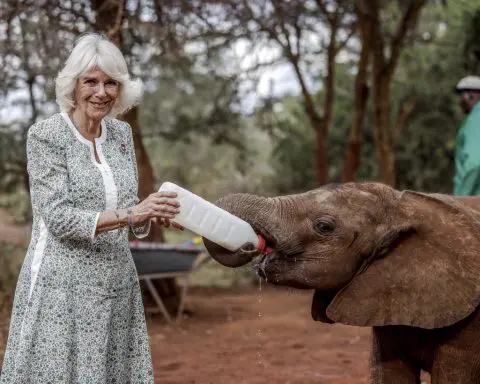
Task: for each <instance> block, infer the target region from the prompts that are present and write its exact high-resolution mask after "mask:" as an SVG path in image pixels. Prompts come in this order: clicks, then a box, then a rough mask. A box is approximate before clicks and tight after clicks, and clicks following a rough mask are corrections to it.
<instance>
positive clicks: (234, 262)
mask: <svg viewBox="0 0 480 384" xmlns="http://www.w3.org/2000/svg"><path fill="white" fill-rule="evenodd" d="M215 204H216V205H217V206H219V207H220V208H222V209H224V210H226V211H228V212H230V213H231V214H233V215H235V216H238V217H240V218H241V219H243V220H245V221H247V222H248V223H249V224H250V225H252V227H253V228H254V230H255V231H257V232H259V231H260V232H261V228H264V225H265V223H266V222H267V220H269V217H270V215H271V214H272V213H273V210H274V208H275V207H274V205H273V201H272V200H271V199H268V198H264V197H259V196H254V195H250V194H243V193H241V194H233V195H229V196H226V197H223V198H221V199H220V200H218V201H216V202H215ZM203 241H204V244H205V247H206V248H207V251H208V252H209V253H210V255H211V256H212V257H213V258H214V259H215V260H216V261H218V262H219V263H220V264H223V265H225V266H227V267H231V268H236V267H241V266H242V265H245V264H247V263H249V262H250V261H252V259H254V258H255V257H256V256H258V255H259V254H260V251H259V250H258V249H257V248H256V247H255V244H245V245H243V246H242V247H241V248H240V249H238V250H237V251H235V252H231V251H229V250H227V249H225V248H223V247H221V246H219V245H218V244H215V243H213V242H211V241H209V240H208V239H205V238H204V239H203Z"/></svg>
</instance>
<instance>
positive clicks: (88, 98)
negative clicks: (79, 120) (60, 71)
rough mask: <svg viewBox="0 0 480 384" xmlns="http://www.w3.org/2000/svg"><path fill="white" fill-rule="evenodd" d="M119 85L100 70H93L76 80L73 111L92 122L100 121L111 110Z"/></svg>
mask: <svg viewBox="0 0 480 384" xmlns="http://www.w3.org/2000/svg"><path fill="white" fill-rule="evenodd" d="M119 92H120V84H119V83H118V82H117V81H115V80H113V79H112V78H111V77H109V76H108V75H107V74H106V73H105V72H103V71H101V70H100V69H97V68H94V69H92V70H90V71H89V72H88V73H87V74H86V75H85V76H82V77H80V78H79V79H78V80H77V86H76V87H75V102H76V106H75V110H80V112H82V113H83V114H84V115H86V116H87V117H88V118H90V119H92V120H101V119H102V118H104V117H105V116H106V115H108V114H109V113H110V111H111V110H112V108H113V106H114V104H115V101H116V100H117V97H118V94H119Z"/></svg>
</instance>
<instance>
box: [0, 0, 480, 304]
mask: <svg viewBox="0 0 480 384" xmlns="http://www.w3.org/2000/svg"><path fill="white" fill-rule="evenodd" d="M88 31H96V32H101V33H104V34H105V35H107V36H109V37H110V38H111V39H112V41H114V42H115V43H116V44H117V45H118V46H119V47H120V49H121V50H122V51H123V52H124V54H125V56H126V58H127V61H128V63H129V68H130V70H131V72H132V75H133V76H134V77H140V78H141V79H142V80H143V82H144V84H145V95H144V99H143V102H142V104H141V105H139V106H138V108H135V109H133V110H131V111H130V112H128V113H127V114H126V115H125V116H121V118H123V119H125V120H127V121H128V122H129V123H130V125H131V126H132V131H133V135H134V140H135V147H136V155H137V160H138V166H139V175H140V197H144V196H146V195H147V194H148V193H151V192H152V191H154V190H156V188H158V186H159V184H160V183H161V182H162V181H165V180H171V181H174V182H177V183H179V184H181V185H183V186H185V187H186V188H189V189H191V190H192V191H194V192H196V193H198V194H200V195H201V196H204V197H205V198H207V199H209V200H215V199H216V198H218V197H220V196H222V195H225V194H228V193H231V192H252V193H257V194H263V195H276V194H286V193H293V192H299V191H305V190H307V189H310V188H315V187H317V186H319V185H322V184H325V183H328V182H345V181H356V180H358V181H361V180H378V181H381V182H384V183H388V184H390V185H392V186H396V187H397V188H400V189H407V188H408V189H415V190H423V191H435V192H445V193H450V192H451V190H452V176H453V155H454V149H455V136H456V132H457V129H458V127H459V125H460V123H461V120H462V118H463V116H462V115H461V113H460V110H459V107H458V106H457V104H458V100H456V98H455V95H454V94H453V89H454V86H455V84H456V83H457V82H458V81H459V79H460V78H461V77H463V76H465V75H467V74H478V71H479V69H480V60H479V57H480V47H479V43H478V36H479V32H480V0H475V1H473V2H472V1H468V2H467V1H466V0H456V1H448V2H446V1H435V0H406V1H396V2H389V1H383V0H368V1H367V0H290V1H282V2H280V1H274V0H241V1H240V0H201V1H200V0H194V1H177V0H167V1H142V2H141V1H138V2H137V1H127V0H109V1H102V0H81V1H56V0H35V1H33V0H26V1H22V2H17V1H13V0H7V1H3V2H1V4H0V156H1V158H0V208H1V207H3V208H7V209H9V210H10V211H11V212H13V214H14V216H15V218H16V219H17V220H19V221H22V220H23V221H24V222H28V221H29V220H30V215H31V214H30V201H29V195H28V193H29V190H28V175H27V172H26V157H25V138H26V134H27V131H28V128H29V127H30V126H31V125H32V124H33V123H34V122H36V121H38V120H41V119H43V118H45V117H47V116H49V115H51V114H52V113H55V112H56V111H57V110H58V107H57V106H56V104H55V102H54V99H55V96H54V80H55V77H56V75H57V73H58V72H59V70H60V69H61V66H62V65H63V63H64V61H65V59H66V56H67V55H68V52H69V51H70V49H71V47H72V45H73V43H74V40H75V38H76V37H77V36H78V35H79V34H81V33H84V32H88ZM266 84H267V85H266ZM148 240H160V241H163V240H164V239H163V234H162V233H161V232H153V233H152V235H151V237H150V238H149V239H148ZM20 253H21V252H20ZM15 268H16V267H15ZM15 268H14V269H15ZM3 270H4V271H6V270H7V269H5V268H4V269H3ZM9 276H15V271H13V272H11V273H10V272H9ZM4 278H5V279H7V277H4ZM173 291H175V290H173ZM169 307H170V308H172V307H171V306H170V305H169Z"/></svg>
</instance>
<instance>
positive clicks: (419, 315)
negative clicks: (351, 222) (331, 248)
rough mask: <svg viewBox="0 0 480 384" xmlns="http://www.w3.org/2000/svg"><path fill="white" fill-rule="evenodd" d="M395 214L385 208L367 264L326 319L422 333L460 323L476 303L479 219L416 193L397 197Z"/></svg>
mask: <svg viewBox="0 0 480 384" xmlns="http://www.w3.org/2000/svg"><path fill="white" fill-rule="evenodd" d="M395 209H399V210H401V211H402V215H396V214H395V211H392V212H391V213H390V215H389V216H390V224H388V225H387V226H379V227H378V228H377V229H378V231H377V233H378V237H377V241H376V242H375V245H374V247H373V253H372V261H371V263H370V264H368V265H366V266H365V268H364V269H361V270H360V271H359V273H358V274H357V275H356V276H355V277H354V278H353V279H352V281H351V282H350V283H349V284H348V285H347V286H346V287H345V288H343V289H342V290H341V291H339V293H338V294H337V295H336V296H335V297H334V299H333V300H332V302H331V303H330V305H329V306H328V308H327V311H326V313H327V316H328V318H329V319H331V320H333V321H335V322H339V323H344V324H351V325H358V326H381V325H410V326H416V327H422V328H439V327H444V326H448V325H451V324H453V323H456V322H457V321H459V320H461V319H463V318H465V317H466V316H468V315H469V314H470V313H472V312H473V311H474V310H475V309H476V307H477V306H478V304H479V302H480V284H479V283H478V282H479V280H478V279H479V276H480V257H479V252H480V214H479V213H478V212H475V211H473V210H472V209H471V208H468V207H467V206H465V205H463V204H461V203H460V202H458V201H456V200H455V199H453V198H450V197H446V196H440V195H426V194H420V193H416V192H404V193H403V194H402V196H401V197H400V198H399V199H398V203H397V207H396V208H395ZM395 217H398V219H396V218H395ZM409 222H410V223H414V224H409Z"/></svg>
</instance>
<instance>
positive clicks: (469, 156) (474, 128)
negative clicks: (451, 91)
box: [453, 76, 480, 196]
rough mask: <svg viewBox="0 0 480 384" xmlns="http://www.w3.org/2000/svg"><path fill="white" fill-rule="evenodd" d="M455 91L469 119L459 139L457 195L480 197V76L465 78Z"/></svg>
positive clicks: (454, 183) (454, 190) (455, 179)
mask: <svg viewBox="0 0 480 384" xmlns="http://www.w3.org/2000/svg"><path fill="white" fill-rule="evenodd" d="M455 91H456V93H457V94H458V95H459V96H460V105H461V107H462V109H463V110H464V112H465V114H466V115H467V116H466V118H465V120H464V122H463V124H462V126H461V127H460V130H459V131H458V135H457V140H456V151H455V176H454V178H453V194H454V195H456V196H475V195H480V103H479V102H478V101H479V100H480V77H477V76H467V77H464V78H463V79H462V80H460V82H459V83H458V84H457V86H456V88H455Z"/></svg>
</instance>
